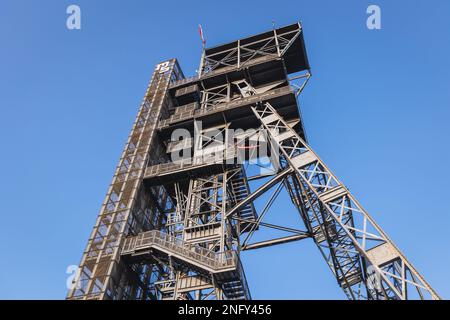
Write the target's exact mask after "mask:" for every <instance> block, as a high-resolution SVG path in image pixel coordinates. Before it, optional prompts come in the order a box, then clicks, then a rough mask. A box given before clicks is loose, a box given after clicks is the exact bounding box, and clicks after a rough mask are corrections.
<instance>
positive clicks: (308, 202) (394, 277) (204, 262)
mask: <svg viewBox="0 0 450 320" xmlns="http://www.w3.org/2000/svg"><path fill="white" fill-rule="evenodd" d="M199 70H200V71H199V74H198V75H197V76H196V77H191V78H185V77H184V75H183V73H182V71H181V69H180V68H179V66H178V63H177V61H176V60H175V59H172V60H169V61H166V62H163V63H161V64H159V65H157V67H156V69H155V71H154V74H153V76H152V79H151V81H150V85H149V87H148V89H147V92H146V95H145V97H144V101H143V103H142V106H141V108H140V110H139V113H138V116H137V118H136V121H135V123H134V126H133V129H132V132H131V134H130V136H129V138H128V142H127V144H126V146H125V149H124V151H123V153H122V156H121V158H120V160H119V165H118V166H117V169H116V172H115V175H114V177H113V182H112V184H111V185H110V187H109V190H108V193H107V196H106V199H105V202H104V203H103V205H102V209H101V212H100V214H99V216H98V219H97V222H96V224H95V226H94V229H93V231H92V234H91V237H90V239H89V241H88V245H87V247H86V250H85V252H84V254H83V257H82V260H81V263H80V272H79V275H78V277H77V279H76V280H75V281H74V285H73V288H72V289H71V290H70V291H69V294H68V298H69V299H142V300H147V299H149V300H150V299H162V300H170V299H186V300H191V299H197V300H209V299H251V294H250V290H249V286H248V283H247V280H246V276H245V272H244V268H243V265H242V263H241V260H240V256H241V253H242V252H244V251H246V250H255V249H260V248H265V247H268V246H274V245H281V244H284V243H288V242H294V241H299V240H303V239H312V241H313V242H314V243H315V244H316V246H317V247H318V249H319V251H320V252H321V254H322V256H323V257H324V259H325V261H326V263H327V265H328V266H329V267H330V269H331V271H332V274H333V275H334V277H335V279H336V281H337V284H338V285H339V286H340V287H341V288H342V289H343V291H344V293H345V294H346V296H347V297H348V298H349V299H371V300H372V299H375V300H379V299H439V296H438V295H437V293H436V292H435V291H434V290H433V289H432V288H431V287H430V285H429V284H428V283H427V282H426V281H425V280H424V279H423V277H422V276H421V275H420V274H419V273H418V272H417V271H416V270H415V269H414V267H413V266H412V265H411V263H410V262H408V260H407V259H406V257H405V256H404V255H403V254H402V253H401V252H400V251H399V249H398V248H397V247H396V246H395V245H394V244H393V243H392V241H391V240H390V239H389V238H388V237H387V235H386V234H385V233H384V232H383V230H382V229H381V228H380V227H379V226H378V225H377V224H376V222H375V221H374V220H373V219H372V218H371V217H370V216H369V214H368V213H367V212H366V211H365V210H364V209H363V207H362V206H361V205H360V204H359V203H358V202H357V200H356V199H355V198H354V196H353V195H352V194H351V193H350V192H349V191H348V189H347V188H346V187H345V186H344V185H343V184H342V183H341V182H340V181H339V180H338V179H337V177H336V176H335V175H334V174H333V173H332V172H331V171H330V170H329V169H328V167H327V166H326V165H325V164H324V163H323V161H322V160H321V159H320V158H319V157H318V156H317V154H316V153H315V152H314V151H313V150H312V149H311V147H310V146H309V145H308V144H307V140H306V134H305V132H304V128H303V122H302V118H301V114H300V110H299V108H298V106H297V99H296V98H297V97H298V96H299V94H300V93H301V92H302V91H303V89H304V88H305V86H306V84H307V82H308V81H309V79H310V72H309V64H308V60H307V57H306V51H305V49H304V42H303V31H302V28H301V25H300V24H299V23H296V24H293V25H289V26H286V27H282V28H278V29H274V30H271V31H268V32H265V33H262V34H258V35H255V36H252V37H248V38H244V39H240V40H237V41H235V42H231V43H228V44H225V45H222V46H218V47H214V48H210V49H206V50H205V51H204V52H203V55H202V59H201V64H200V68H199ZM199 123H200V125H199ZM175 129H182V130H184V131H185V132H188V133H194V137H193V138H192V137H190V138H186V139H182V140H181V141H178V140H171V133H172V132H173V131H174V130H175ZM235 129H242V130H241V131H239V133H238V134H237V135H236V136H231V137H230V136H229V135H228V132H229V131H230V130H235ZM261 147H263V148H262V149H264V148H265V149H267V150H268V153H266V154H260V153H258V152H259V151H260V150H262V149H261ZM174 153H177V154H178V153H182V154H183V155H184V157H181V158H177V159H174V158H173V154H174ZM186 155H187V157H186ZM237 160H241V161H237ZM283 192H286V193H287V194H288V195H289V196H290V198H291V200H292V203H293V207H292V208H293V211H297V215H298V217H299V219H298V220H299V221H301V224H303V225H304V228H303V229H304V230H303V229H299V228H298V227H295V226H289V225H286V224H287V223H286V222H285V221H283V219H282V218H278V220H276V221H277V222H276V223H274V222H273V221H272V222H268V219H267V217H270V216H271V217H274V216H275V218H277V217H276V214H274V213H273V211H274V210H272V209H273V208H276V207H277V204H276V201H277V200H278V198H279V195H280V194H281V193H283ZM257 208H258V209H257ZM275 211H276V210H275ZM268 229H270V230H272V231H273V232H270V233H266V232H265V230H268ZM275 234H276V235H275ZM255 235H265V237H263V239H261V238H260V239H258V240H255V237H256V236H255ZM274 298H276V297H274Z"/></svg>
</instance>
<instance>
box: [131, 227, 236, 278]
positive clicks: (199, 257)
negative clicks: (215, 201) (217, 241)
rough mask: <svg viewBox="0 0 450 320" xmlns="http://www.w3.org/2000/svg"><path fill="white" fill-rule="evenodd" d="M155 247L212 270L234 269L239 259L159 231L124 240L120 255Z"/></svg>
mask: <svg viewBox="0 0 450 320" xmlns="http://www.w3.org/2000/svg"><path fill="white" fill-rule="evenodd" d="M152 246H156V247H158V248H160V249H161V250H163V251H168V252H170V253H173V254H178V255H180V256H181V257H183V258H185V259H186V260H191V261H193V262H195V263H199V264H203V265H206V266H208V267H210V268H211V269H214V270H217V271H219V270H221V269H228V268H236V266H237V265H238V263H239V258H238V256H237V254H236V252H235V251H233V250H229V251H224V252H211V251H210V250H208V249H205V248H201V247H199V246H197V245H194V244H191V243H188V242H186V241H183V240H181V239H178V238H175V237H173V236H171V235H169V234H167V233H164V232H161V231H159V230H151V231H146V232H142V233H140V234H139V235H137V236H134V237H129V238H126V239H125V243H124V246H123V249H122V255H126V254H131V253H134V252H136V251H139V250H144V249H147V248H150V247H152Z"/></svg>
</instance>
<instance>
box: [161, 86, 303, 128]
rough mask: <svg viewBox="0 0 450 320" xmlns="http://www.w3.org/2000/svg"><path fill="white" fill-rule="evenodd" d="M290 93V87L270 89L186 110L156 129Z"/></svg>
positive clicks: (162, 121) (164, 121)
mask: <svg viewBox="0 0 450 320" xmlns="http://www.w3.org/2000/svg"><path fill="white" fill-rule="evenodd" d="M291 93H294V90H293V89H292V87H291V86H290V85H287V86H284V87H281V88H276V89H272V90H269V91H266V92H263V93H258V94H255V95H252V96H249V97H246V98H242V99H237V100H234V101H230V102H222V103H218V104H216V105H214V106H209V107H208V108H200V109H195V110H188V111H186V112H180V113H177V114H174V115H172V116H171V117H170V118H168V119H164V120H160V121H159V124H158V128H159V129H162V128H165V127H169V126H170V125H171V124H172V123H174V122H177V121H180V122H181V121H185V120H188V119H191V118H193V117H201V116H206V115H208V114H212V113H215V112H219V111H224V110H228V109H233V108H237V107H240V106H247V105H252V104H254V103H256V102H258V101H262V100H268V99H271V98H274V96H281V95H286V94H291Z"/></svg>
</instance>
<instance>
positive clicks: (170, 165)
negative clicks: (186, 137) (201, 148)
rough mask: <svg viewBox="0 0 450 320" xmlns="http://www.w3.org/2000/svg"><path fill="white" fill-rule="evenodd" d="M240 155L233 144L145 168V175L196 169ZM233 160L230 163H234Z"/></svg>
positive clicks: (153, 175) (150, 175)
mask: <svg viewBox="0 0 450 320" xmlns="http://www.w3.org/2000/svg"><path fill="white" fill-rule="evenodd" d="M238 155H239V151H238V150H236V148H234V147H233V146H231V147H229V148H224V150H221V151H220V152H217V153H213V154H210V155H208V154H204V155H200V156H197V157H193V158H188V159H183V160H180V161H176V162H166V163H161V164H157V165H153V166H149V167H147V169H146V170H145V177H146V178H148V177H155V176H158V175H162V174H166V173H169V172H174V171H178V170H186V169H195V168H196V167H201V166H204V165H212V164H221V163H224V162H226V163H228V162H227V160H229V159H230V160H231V159H234V158H236V157H237V156H238ZM233 163H234V161H233V162H231V163H230V164H233Z"/></svg>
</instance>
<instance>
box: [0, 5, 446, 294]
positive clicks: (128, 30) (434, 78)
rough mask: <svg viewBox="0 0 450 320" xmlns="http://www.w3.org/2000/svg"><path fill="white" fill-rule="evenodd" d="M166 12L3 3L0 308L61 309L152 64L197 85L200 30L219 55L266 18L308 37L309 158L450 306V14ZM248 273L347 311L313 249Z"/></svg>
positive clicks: (277, 252)
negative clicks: (38, 304)
mask: <svg viewBox="0 0 450 320" xmlns="http://www.w3.org/2000/svg"><path fill="white" fill-rule="evenodd" d="M154 2H155V3H154ZM156 2H157V1H152V2H150V1H128V2H126V1H112V0H110V1H106V0H105V1H101V0H96V1H92V0H91V1H87V0H71V1H62V0H58V1H56V0H53V1H39V2H37V1H31V0H30V1H23V0H14V1H13V0H6V1H5V0H4V1H2V2H1V4H0V43H1V50H0V108H1V109H0V110H1V117H0V121H1V126H0V142H1V146H2V151H1V155H2V156H1V157H0V165H1V168H2V183H1V184H0V199H1V203H2V209H1V216H2V232H1V233H0V251H1V252H2V255H1V258H0V298H3V299H4V298H8V299H20V298H24V299H30V298H34V299H50V298H51V299H63V298H64V297H65V294H66V287H65V282H66V277H67V274H66V273H65V271H66V268H67V266H68V265H72V264H78V262H79V260H80V258H81V253H82V251H83V249H84V247H85V244H86V240H87V238H88V236H89V234H90V232H91V228H92V226H93V224H94V222H95V218H96V215H97V213H98V211H99V209H100V204H101V202H102V201H103V197H104V195H105V193H106V190H107V186H108V185H109V183H110V181H111V177H112V175H113V171H114V168H115V166H116V164H117V160H118V158H119V156H120V153H121V150H122V147H123V145H124V143H125V141H126V138H127V136H128V133H129V130H130V129H131V125H132V122H133V120H134V117H135V115H136V112H137V109H138V106H139V104H140V101H141V99H142V97H143V94H144V92H145V89H146V86H147V82H148V81H149V79H150V76H151V73H152V71H153V68H154V66H155V64H157V63H159V62H161V61H164V60H167V59H168V58H172V57H176V58H178V59H179V61H180V64H181V66H182V68H183V70H184V72H185V74H186V75H193V74H194V72H195V70H196V68H197V67H198V62H199V58H200V52H201V43H200V40H199V36H198V31H197V25H198V23H201V24H202V25H203V28H204V33H205V37H206V39H207V45H216V44H220V43H223V42H226V41H229V40H234V39H237V38H239V37H243V36H246V35H251V34H254V33H258V32H262V31H265V30H267V29H270V28H271V21H272V20H275V22H276V24H277V25H284V24H289V23H293V22H296V21H298V20H300V21H301V22H302V24H303V27H304V32H305V33H304V35H305V41H306V47H307V51H308V55H309V60H310V64H311V67H312V73H313V77H312V79H311V81H310V83H309V85H308V87H307V89H305V91H304V94H303V96H302V97H301V99H300V104H301V108H302V112H303V117H304V121H305V126H306V130H307V133H308V137H309V141H310V144H311V146H312V147H313V148H314V149H315V150H316V151H317V152H318V154H319V155H320V156H321V157H322V159H323V160H324V161H325V162H326V163H327V164H328V165H329V167H331V169H332V170H333V171H334V173H336V174H337V176H338V177H339V178H340V179H341V180H342V181H343V182H344V183H345V184H346V185H347V186H348V187H349V188H350V190H351V191H352V192H353V194H354V195H356V197H357V198H358V199H359V200H360V202H361V203H362V204H363V205H364V207H365V208H366V209H367V210H368V211H369V212H370V213H371V214H372V215H373V217H374V218H375V219H376V220H377V222H379V224H380V225H381V226H382V227H383V228H384V230H385V231H386V232H387V233H388V234H389V235H390V237H391V238H392V239H393V240H394V241H395V242H396V244H397V245H398V246H399V247H400V248H401V249H402V250H403V252H404V253H405V254H406V255H407V256H408V258H409V259H410V261H411V262H412V263H413V264H414V265H415V266H416V267H417V269H418V270H419V271H421V273H422V274H423V275H424V277H425V278H426V279H427V280H428V281H429V282H430V283H431V285H432V286H433V287H434V288H435V289H436V290H437V292H438V293H439V294H441V295H442V296H443V297H444V298H450V270H449V267H448V266H449V263H450V251H449V249H448V247H449V244H450V241H449V238H448V230H449V229H450V203H449V201H448V199H449V195H450V185H449V182H448V181H450V172H449V170H448V168H447V166H448V163H449V162H450V151H449V142H448V139H449V137H450V126H449V118H450V106H449V101H450V90H449V89H450V78H449V75H450V63H449V59H448V57H450V32H449V30H450V19H448V13H449V12H450V2H448V1H444V0H435V1H414V2H412V1H380V0H374V1H371V2H368V1H363V0H358V1H357V0H353V1H345V5H342V3H344V2H338V1H284V0H278V1H276V7H274V6H273V3H271V1H258V2H256V1H248V2H244V1H227V2H226V5H224V4H220V3H221V2H219V1H217V2H213V1H170V2H167V1H161V2H159V3H156ZM69 4H78V5H79V6H80V7H81V11H82V29H81V30H79V31H69V30H67V29H66V25H65V21H66V17H67V15H66V13H65V11H66V7H67V6H68V5H69ZM369 4H377V5H379V6H380V7H381V12H382V29H381V30H377V31H370V30H368V29H367V28H366V17H367V15H366V8H367V6H368V5H369ZM283 206H284V205H283V204H281V205H280V207H279V209H280V212H287V209H286V208H287V207H286V208H284V207H283ZM293 214H294V212H293ZM243 259H244V262H245V264H246V271H247V278H248V282H249V283H250V286H251V289H252V295H253V298H287V299H294V298H304V299H311V298H324V299H343V298H344V296H343V294H342V293H341V290H340V289H339V288H338V287H337V285H336V283H335V280H334V278H333V277H332V275H331V273H330V271H329V270H328V269H327V267H326V266H325V264H324V262H323V261H322V258H321V257H320V256H319V253H318V251H317V249H316V248H315V247H314V245H313V243H312V242H311V241H309V240H305V241H302V242H299V243H292V244H288V245H285V246H278V247H272V248H268V249H261V250H260V251H254V252H249V253H248V254H246V255H245V256H244V257H243ZM277 270H278V271H281V272H277ZM275 291H277V292H275Z"/></svg>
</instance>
